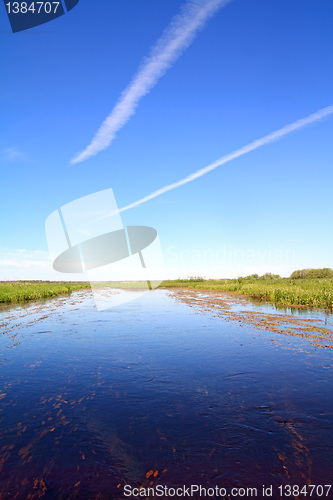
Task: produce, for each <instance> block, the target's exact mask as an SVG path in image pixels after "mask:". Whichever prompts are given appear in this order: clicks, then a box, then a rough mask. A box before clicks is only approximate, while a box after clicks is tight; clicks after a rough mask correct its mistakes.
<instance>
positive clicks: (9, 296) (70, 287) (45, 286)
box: [0, 281, 90, 303]
mask: <svg viewBox="0 0 333 500" xmlns="http://www.w3.org/2000/svg"><path fill="white" fill-rule="evenodd" d="M89 286H90V285H89V283H83V282H75V283H74V282H60V281H0V303H15V302H23V301H26V300H37V299H46V298H49V297H56V296H58V295H62V294H68V293H71V292H73V291H74V290H79V289H81V288H88V287H89Z"/></svg>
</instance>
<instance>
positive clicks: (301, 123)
mask: <svg viewBox="0 0 333 500" xmlns="http://www.w3.org/2000/svg"><path fill="white" fill-rule="evenodd" d="M332 113H333V105H331V106H327V107H326V108H322V109H319V110H318V111H316V112H315V113H313V114H311V115H309V116H307V117H306V118H301V119H300V120H297V121H296V122H293V123H291V124H289V125H285V126H284V127H282V128H280V129H279V130H276V131H275V132H271V133H270V134H268V135H265V136H264V137H262V138H261V139H257V140H256V141H253V142H250V144H247V145H246V146H243V147H242V148H240V149H236V151H233V152H232V153H229V154H228V155H226V156H222V158H220V159H219V160H216V161H215V162H214V163H210V164H209V165H207V167H204V168H201V169H200V170H197V171H196V172H194V173H193V174H190V175H188V176H187V177H185V178H184V179H181V180H180V181H177V182H174V183H173V184H168V185H167V186H164V187H162V188H161V189H158V190H157V191H154V192H153V193H151V194H149V195H148V196H145V197H144V198H141V199H140V200H138V201H135V202H134V203H131V204H130V205H127V206H125V207H123V208H121V209H120V210H119V212H124V211H125V210H129V209H131V208H135V207H138V206H139V205H142V203H146V202H147V201H150V200H152V199H154V198H157V196H160V195H162V194H164V193H167V192H168V191H172V190H173V189H176V188H178V187H180V186H183V185H184V184H187V183H188V182H192V181H194V180H195V179H198V178H199V177H202V176H203V175H205V174H208V172H211V171H212V170H215V168H217V167H220V166H221V165H225V164H226V163H228V162H229V161H231V160H234V159H235V158H239V157H240V156H243V155H245V154H247V153H250V151H254V150H255V149H258V148H260V147H261V146H264V145H265V144H269V143H271V142H273V141H276V140H278V139H281V138H282V137H284V136H285V135H288V134H290V133H291V132H294V131H295V130H298V129H300V128H302V127H305V125H309V124H310V123H313V122H316V121H318V120H321V119H322V118H325V116H328V115H331V114H332Z"/></svg>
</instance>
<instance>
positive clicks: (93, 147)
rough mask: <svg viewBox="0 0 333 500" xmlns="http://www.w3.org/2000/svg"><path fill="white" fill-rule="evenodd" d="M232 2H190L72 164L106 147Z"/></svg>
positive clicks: (196, 0) (199, 0)
mask: <svg viewBox="0 0 333 500" xmlns="http://www.w3.org/2000/svg"><path fill="white" fill-rule="evenodd" d="M230 1H231V0H189V1H188V2H187V3H186V4H185V5H184V6H183V7H182V9H181V11H180V13H179V14H178V15H176V16H175V17H174V18H173V19H172V21H171V23H170V24H169V26H168V27H167V28H166V30H165V31H164V33H163V34H162V36H161V38H160V39H159V40H158V41H157V43H156V44H155V45H154V47H153V48H152V49H151V52H150V54H149V56H148V57H147V58H146V60H145V61H144V62H143V65H142V67H141V68H140V69H139V71H138V72H137V74H136V75H135V76H134V78H133V80H132V82H131V83H130V84H129V86H128V87H127V88H126V89H125V90H124V92H123V93H122V95H121V97H120V99H119V101H118V103H117V104H116V106H115V107H114V108H113V110H112V112H111V114H110V115H109V116H108V117H107V118H106V119H105V120H104V122H103V123H102V125H101V127H100V128H99V130H98V131H97V133H96V135H95V136H94V137H93V139H92V141H91V143H90V144H89V145H88V146H87V147H86V148H85V149H84V150H83V151H82V152H81V153H78V154H77V155H76V156H75V157H74V158H73V159H72V160H71V163H80V162H81V161H84V160H87V159H88V158H90V157H92V156H94V155H96V154H97V153H99V152H100V151H102V150H103V149H105V148H107V147H108V146H109V145H110V144H111V142H112V140H113V139H114V137H115V135H116V133H117V132H118V130H120V129H121V128H122V127H123V126H124V125H125V123H126V122H127V121H128V120H129V119H130V117H131V116H132V115H133V114H134V112H135V109H136V107H137V105H138V102H139V100H140V99H141V97H143V96H144V95H146V94H147V93H148V92H149V91H150V90H151V89H152V88H153V87H154V86H155V85H156V83H157V81H158V80H159V79H160V78H161V76H163V75H164V73H165V72H166V71H167V70H168V69H169V68H170V66H172V64H173V63H174V62H175V61H176V60H177V59H178V57H179V56H181V54H182V53H183V52H184V50H185V49H186V48H187V47H188V46H189V45H190V44H191V42H192V41H193V40H194V38H195V35H196V34H197V32H198V31H199V30H200V29H201V28H203V27H204V25H205V24H206V22H207V21H208V20H209V19H210V18H211V17H212V16H213V15H214V14H215V13H216V11H217V10H218V9H219V8H220V7H222V6H224V5H226V4H227V3H229V2H230Z"/></svg>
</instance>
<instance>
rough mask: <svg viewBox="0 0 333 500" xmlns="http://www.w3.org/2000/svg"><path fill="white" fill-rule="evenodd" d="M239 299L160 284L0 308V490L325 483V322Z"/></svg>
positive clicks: (94, 494) (51, 492)
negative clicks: (115, 303) (107, 304)
mask: <svg viewBox="0 0 333 500" xmlns="http://www.w3.org/2000/svg"><path fill="white" fill-rule="evenodd" d="M248 304H249V303H248V302H247V303H246V301H242V300H241V299H235V298H233V299H232V300H230V299H227V298H226V297H225V296H223V294H214V295H212V294H205V293H203V294H202V293H198V292H191V293H189V292H184V291H163V290H159V291H157V292H152V294H149V296H145V297H143V298H142V299H139V300H138V301H134V302H130V303H127V304H126V305H124V306H122V307H119V308H114V309H111V310H108V311H102V312H97V311H96V310H95V309H94V306H93V301H92V298H91V295H90V292H89V291H81V292H76V293H74V294H73V295H72V296H71V297H63V298H58V299H55V300H53V301H48V302H43V303H36V304H30V305H27V306H24V307H16V308H12V309H6V310H3V311H2V312H1V313H0V330H1V332H2V335H1V336H0V350H1V354H2V356H1V361H0V363H1V364H0V428H1V434H0V470H1V472H0V498H5V497H8V498H18V499H20V498H22V499H23V498H24V499H25V498H52V499H53V498H54V499H58V498H64V499H66V498H80V499H86V498H87V499H90V498H101V499H118V498H119V499H120V498H125V497H124V485H125V484H129V485H132V486H133V487H134V486H136V487H139V486H140V485H143V486H144V487H147V486H149V485H151V486H155V485H157V484H163V485H169V486H174V487H176V486H178V485H183V484H185V485H190V484H201V485H203V486H206V487H207V486H208V485H210V486H215V485H219V486H221V487H225V488H231V487H251V486H253V487H258V491H259V489H260V491H261V490H262V485H263V484H265V485H274V487H277V486H278V485H281V484H282V485H283V484H298V485H303V484H329V482H330V475H329V473H330V469H331V464H332V462H333V452H332V447H331V443H332V434H333V432H332V420H333V419H332V411H333V402H332V375H331V371H330V368H331V366H332V349H331V343H332V342H331V339H330V335H331V333H332V329H331V327H329V326H327V324H326V325H325V315H324V314H320V313H315V317H310V316H307V317H306V316H304V315H303V316H302V317H295V316H293V317H291V316H287V315H286V314H285V313H283V312H282V311H279V312H278V313H277V311H275V310H270V311H269V310H267V309H266V310H260V309H258V307H257V306H254V305H251V306H249V305H248ZM260 311H261V312H260ZM269 314H271V316H270V318H271V319H269ZM275 316H278V318H275ZM295 321H296V323H295ZM298 321H303V323H298ZM304 321H305V323H304ZM263 325H264V326H263ZM269 325H270V326H269ZM304 325H305V326H304ZM302 328H308V330H307V331H306V332H305V333H304V331H303V330H302ZM309 328H310V330H309ZM318 330H319V331H318ZM290 332H291V333H290ZM295 332H296V333H297V332H298V335H296V334H295ZM314 337H318V338H314ZM318 339H319V340H318ZM323 339H324V340H323ZM276 491H277V490H276ZM160 498H163V497H160ZM211 498H215V497H211ZM216 498H218V497H216ZM219 498H221V497H219ZM257 498H261V496H260V493H258V495H257ZM275 498H278V496H275ZM300 498H301V497H300Z"/></svg>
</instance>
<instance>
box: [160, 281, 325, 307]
mask: <svg viewBox="0 0 333 500" xmlns="http://www.w3.org/2000/svg"><path fill="white" fill-rule="evenodd" d="M161 286H162V287H188V288H193V289H197V290H223V291H227V292H237V293H239V294H241V295H245V296H247V297H252V298H254V299H257V300H261V301H265V302H272V303H274V304H279V305H283V306H306V307H317V308H325V309H332V308H333V279H332V278H317V279H314V278H312V279H311V278H298V279H292V278H277V277H276V278H271V279H267V278H251V277H247V278H238V279H235V280H202V279H200V280H196V279H195V278H194V279H187V280H174V281H164V282H163V283H162V285H161Z"/></svg>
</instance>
